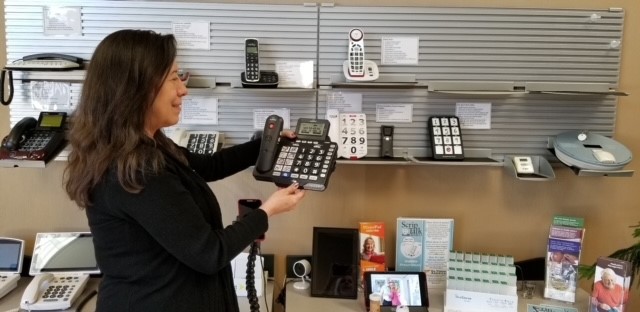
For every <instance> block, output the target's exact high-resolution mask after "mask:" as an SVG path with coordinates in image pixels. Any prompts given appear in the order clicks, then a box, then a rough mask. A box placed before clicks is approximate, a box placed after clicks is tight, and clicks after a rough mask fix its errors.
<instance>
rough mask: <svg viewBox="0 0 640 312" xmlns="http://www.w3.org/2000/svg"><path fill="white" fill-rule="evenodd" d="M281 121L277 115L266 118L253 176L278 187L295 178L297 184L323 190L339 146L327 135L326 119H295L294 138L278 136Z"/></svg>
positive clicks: (288, 183)
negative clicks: (296, 122)
mask: <svg viewBox="0 0 640 312" xmlns="http://www.w3.org/2000/svg"><path fill="white" fill-rule="evenodd" d="M283 124H284V121H283V120H282V117H280V116H278V115H271V116H269V117H268V118H267V120H266V123H265V125H264V130H263V133H262V143H261V145H260V155H259V156H258V161H257V162H256V166H255V169H254V170H253V176H254V178H256V180H260V181H270V182H274V183H275V184H276V185H278V186H281V187H286V186H289V185H291V184H293V183H295V182H298V184H299V185H300V188H303V189H306V190H312V191H324V190H325V189H326V188H327V184H328V183H329V177H330V176H331V173H332V172H333V170H334V168H335V165H336V157H337V150H338V145H337V144H336V143H335V142H331V140H330V139H329V136H328V135H327V134H328V133H329V121H328V120H324V119H308V118H300V119H298V124H297V126H296V136H297V137H296V139H295V140H290V139H287V138H281V137H280V132H281V131H282V128H283Z"/></svg>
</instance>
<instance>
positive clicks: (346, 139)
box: [338, 113, 367, 159]
mask: <svg viewBox="0 0 640 312" xmlns="http://www.w3.org/2000/svg"><path fill="white" fill-rule="evenodd" d="M339 131H340V137H339V143H338V144H339V150H338V157H342V158H349V159H357V158H362V157H364V156H366V155H367V115H366V114H363V113H342V114H340V115H339Z"/></svg>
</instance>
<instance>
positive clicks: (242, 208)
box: [238, 199, 265, 241]
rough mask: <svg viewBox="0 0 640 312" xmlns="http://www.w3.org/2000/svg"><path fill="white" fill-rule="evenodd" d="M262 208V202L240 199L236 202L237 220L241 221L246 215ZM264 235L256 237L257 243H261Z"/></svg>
mask: <svg viewBox="0 0 640 312" xmlns="http://www.w3.org/2000/svg"><path fill="white" fill-rule="evenodd" d="M260 206H262V201H261V200H259V199H240V200H238V220H240V219H242V218H243V217H244V216H245V215H246V214H247V213H250V212H251V211H253V210H256V209H258V208H260ZM264 238H265V234H264V233H263V234H262V235H260V236H259V237H258V239H257V240H258V241H263V240H264Z"/></svg>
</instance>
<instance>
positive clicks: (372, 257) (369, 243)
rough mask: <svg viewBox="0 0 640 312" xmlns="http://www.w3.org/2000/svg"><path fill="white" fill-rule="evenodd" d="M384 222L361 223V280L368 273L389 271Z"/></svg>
mask: <svg viewBox="0 0 640 312" xmlns="http://www.w3.org/2000/svg"><path fill="white" fill-rule="evenodd" d="M384 247H385V245H384V222H360V280H362V276H363V275H364V272H366V271H378V272H384V271H386V270H387V265H386V258H385V250H384Z"/></svg>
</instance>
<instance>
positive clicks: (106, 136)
mask: <svg viewBox="0 0 640 312" xmlns="http://www.w3.org/2000/svg"><path fill="white" fill-rule="evenodd" d="M186 94H187V89H186V87H185V85H184V83H183V82H182V81H181V80H180V77H178V67H177V64H176V41H175V39H174V37H173V35H160V34H156V33H154V32H152V31H142V30H121V31H117V32H115V33H113V34H110V35H109V36H107V37H106V38H105V39H104V40H103V41H102V42H100V44H99V45H98V47H97V48H96V50H95V52H94V54H93V57H92V59H91V63H90V65H89V68H88V70H87V73H86V78H85V83H84V85H83V89H82V95H81V100H80V104H79V106H78V108H77V109H76V111H75V114H74V116H73V118H72V121H71V128H70V132H69V142H70V144H71V146H72V151H71V153H70V155H69V163H68V167H67V169H66V171H65V179H66V181H65V182H66V191H67V193H68V194H69V197H70V198H71V199H72V200H74V201H75V202H76V203H77V204H78V205H79V206H80V207H81V208H86V209H85V212H86V215H87V218H88V220H89V227H90V229H91V232H92V233H93V240H94V245H95V253H96V258H97V260H98V265H99V267H100V269H101V271H102V273H103V278H102V282H101V284H100V289H99V293H98V294H99V295H98V303H97V310H98V311H107V312H109V311H238V304H237V299H236V294H235V291H234V286H233V278H232V273H231V268H230V261H231V260H232V259H233V258H234V257H235V256H237V255H238V254H239V253H240V252H241V251H242V250H243V249H244V248H245V247H247V246H248V245H249V244H250V243H251V242H252V241H253V240H254V239H256V238H257V237H258V236H260V234H262V233H264V232H266V230H267V228H268V217H270V216H273V215H276V214H279V213H283V212H286V211H289V210H292V209H294V208H295V207H296V206H297V205H298V203H299V202H300V200H301V199H302V198H303V196H304V191H301V190H298V189H297V185H292V186H290V187H288V188H285V189H280V190H278V191H276V192H275V193H273V194H272V195H271V197H269V198H268V199H267V200H266V201H265V202H264V204H263V205H262V206H261V207H260V209H256V210H254V211H253V212H251V213H250V214H249V215H247V216H246V217H244V218H243V219H242V220H240V221H238V222H236V223H234V224H233V225H231V226H228V227H226V228H224V227H223V223H222V215H221V211H220V206H219V204H218V201H217V200H216V197H215V195H214V194H213V192H212V190H211V188H210V187H209V186H208V185H207V182H211V181H215V180H219V179H222V178H225V177H227V176H230V175H232V174H234V173H237V172H239V171H241V170H244V169H245V168H248V167H249V166H251V165H253V164H255V162H256V160H257V155H258V152H259V146H260V141H259V140H257V141H251V142H248V143H244V144H239V145H236V146H234V147H231V148H227V149H223V150H220V151H219V152H217V153H215V154H213V155H210V156H202V155H195V154H190V153H189V152H188V151H187V150H186V149H184V148H181V147H178V146H177V145H175V144H174V143H173V142H172V141H171V140H169V139H168V138H167V137H166V136H165V135H164V134H163V132H162V128H163V127H167V126H172V125H174V124H176V123H177V122H178V121H179V116H180V111H181V105H182V97H183V96H185V95H186ZM285 135H287V136H289V137H295V135H294V134H293V133H292V132H285Z"/></svg>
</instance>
